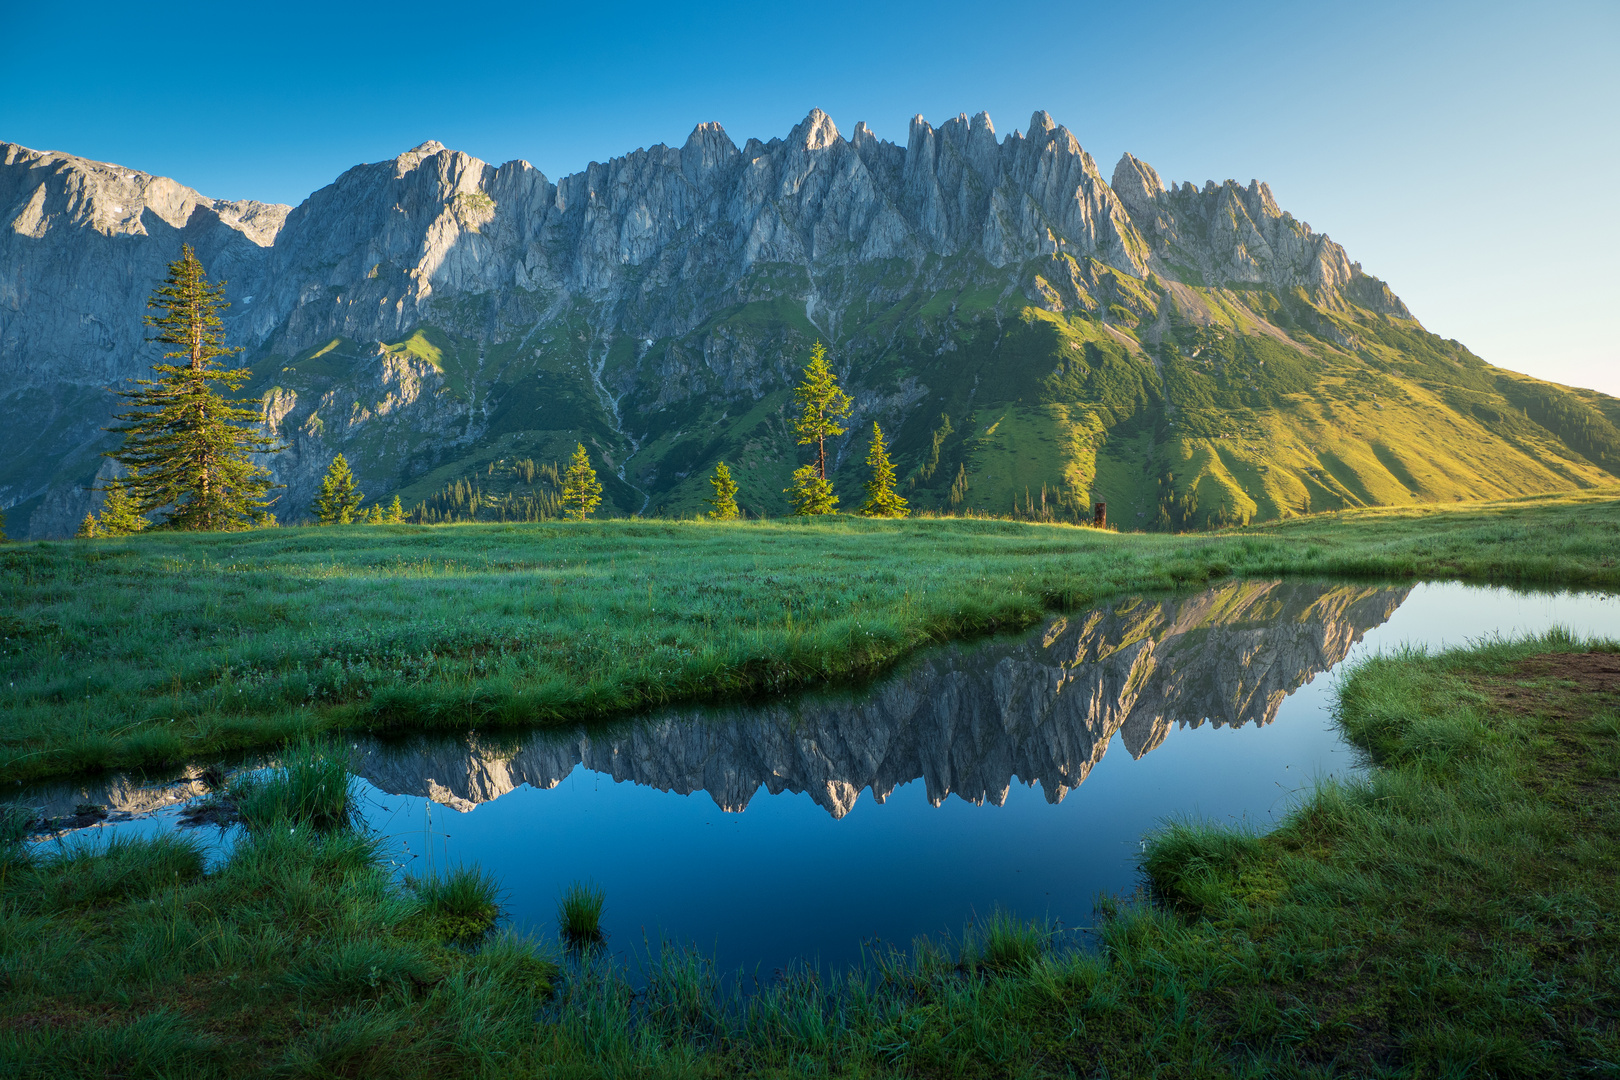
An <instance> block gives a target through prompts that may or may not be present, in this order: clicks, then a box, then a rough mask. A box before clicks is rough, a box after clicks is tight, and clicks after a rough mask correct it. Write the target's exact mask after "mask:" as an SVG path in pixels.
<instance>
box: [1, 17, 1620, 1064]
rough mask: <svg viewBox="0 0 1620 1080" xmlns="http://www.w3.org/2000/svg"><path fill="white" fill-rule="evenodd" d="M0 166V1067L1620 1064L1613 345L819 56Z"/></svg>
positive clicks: (1618, 457) (1043, 118)
mask: <svg viewBox="0 0 1620 1080" xmlns="http://www.w3.org/2000/svg"><path fill="white" fill-rule="evenodd" d="M628 18H629V17H626V19H627V21H628ZM627 55H628V54H627ZM625 63H626V64H629V63H630V61H628V60H626V61H625ZM379 77H380V76H379ZM339 81H340V80H334V85H337V83H338V82H339ZM801 107H802V106H801ZM794 115H797V109H795V112H794ZM683 129H684V125H683ZM415 137H420V136H413V138H415ZM403 141H404V140H401V144H402V143H403ZM385 145H388V144H385ZM395 145H398V144H395ZM350 160H352V159H350ZM0 225H3V226H4V227H3V228H0V374H3V375H4V378H3V380H0V421H3V422H0V509H3V513H0V541H3V542H0V683H3V685H0V782H4V783H5V784H6V785H7V794H6V796H5V798H4V801H0V1072H3V1073H4V1074H5V1075H7V1076H17V1077H27V1078H36V1077H37V1078H52V1080H57V1078H69V1077H86V1078H89V1077H131V1078H133V1077H154V1078H155V1077H165V1078H171V1077H172V1078H181V1077H184V1078H213V1077H221V1078H224V1077H233V1078H234V1077H260V1076H262V1077H390V1078H392V1077H405V1078H410V1077H432V1078H434V1080H443V1078H448V1077H477V1078H486V1077H487V1078H496V1077H500V1078H507V1077H585V1076H604V1077H607V1076H613V1077H622V1076H659V1077H733V1076H758V1077H788V1076H794V1077H799V1076H818V1077H850V1078H856V1077H971V1078H980V1077H983V1078H991V1077H996V1078H1001V1077H1006V1078H1014V1077H1016V1078H1032V1077H1054V1078H1056V1077H1065V1078H1067V1077H1099V1078H1100V1077H1111V1078H1119V1077H1199V1078H1202V1077H1212V1078H1213V1077H1253V1078H1269V1077H1301V1078H1306V1077H1310V1078H1318V1077H1320V1078H1327V1077H1346V1078H1351V1077H1354V1078H1362V1077H1389V1078H1394V1077H1402V1078H1407V1077H1409V1078H1413V1080H1419V1078H1424V1080H1426V1078H1441V1077H1465V1076H1467V1077H1493V1078H1494V1077H1532V1076H1555V1075H1556V1076H1613V1075H1616V1074H1617V1072H1620V977H1617V974H1616V973H1617V972H1620V783H1617V782H1616V778H1617V777H1620V604H1617V599H1616V598H1617V597H1620V399H1617V398H1614V397H1610V396H1608V395H1606V394H1603V393H1600V392H1598V391H1595V390H1586V389H1581V388H1577V387H1568V386H1563V385H1559V384H1556V383H1553V382H1548V381H1544V380H1541V379H1537V378H1534V377H1531V376H1530V375H1525V374H1519V373H1517V372H1514V371H1510V370H1507V369H1506V368H1503V367H1497V366H1493V365H1492V364H1490V363H1488V362H1487V361H1486V360H1485V359H1482V358H1481V357H1479V356H1476V355H1475V354H1474V353H1473V352H1471V351H1470V350H1469V348H1468V347H1466V346H1465V345H1463V344H1462V343H1461V342H1459V341H1456V340H1451V339H1447V338H1442V337H1440V336H1438V335H1436V334H1434V333H1431V332H1430V331H1429V330H1427V329H1425V327H1424V325H1423V324H1422V323H1421V322H1419V320H1418V318H1417V316H1416V315H1415V314H1414V313H1413V312H1412V311H1411V310H1410V309H1409V308H1408V307H1407V304H1406V303H1405V302H1403V301H1402V300H1401V299H1400V297H1398V296H1397V295H1396V294H1395V292H1394V291H1393V290H1392V289H1391V288H1390V286H1389V285H1387V284H1385V282H1384V281H1382V280H1380V279H1379V278H1377V277H1374V276H1373V275H1372V274H1370V273H1368V272H1366V271H1364V270H1363V268H1362V266H1361V264H1360V263H1358V262H1355V261H1352V260H1351V258H1350V256H1349V254H1348V253H1347V252H1346V251H1345V250H1344V249H1343V248H1342V247H1341V246H1340V245H1339V244H1337V243H1335V242H1334V241H1332V240H1331V239H1329V238H1328V237H1327V235H1325V234H1323V233H1321V232H1319V231H1317V230H1315V229H1313V228H1312V227H1311V226H1310V225H1307V224H1306V223H1305V222H1303V221H1300V220H1298V219H1296V218H1295V217H1294V216H1293V214H1291V213H1290V212H1288V211H1286V210H1284V209H1282V208H1281V207H1280V206H1279V205H1278V202H1277V200H1276V199H1275V198H1274V196H1273V193H1272V191H1271V189H1270V187H1268V186H1267V184H1265V183H1262V182H1259V181H1257V180H1251V181H1249V182H1248V183H1247V184H1241V183H1239V182H1237V181H1235V180H1226V181H1224V182H1216V181H1214V180H1210V181H1208V182H1205V183H1204V184H1202V186H1200V185H1197V184H1195V183H1192V182H1172V183H1169V184H1168V185H1167V184H1166V183H1165V182H1164V181H1163V180H1162V179H1161V178H1160V176H1159V174H1158V173H1157V172H1156V171H1155V170H1154V169H1153V168H1152V167H1151V166H1149V165H1148V164H1147V163H1146V162H1144V161H1141V160H1139V159H1138V158H1136V157H1135V156H1133V155H1132V154H1130V153H1126V154H1124V155H1123V156H1122V157H1121V158H1120V159H1119V161H1118V162H1117V164H1116V165H1115V166H1114V168H1113V170H1112V173H1111V174H1109V175H1108V176H1107V177H1106V178H1105V176H1104V173H1103V172H1102V170H1101V168H1100V167H1099V166H1098V164H1097V162H1096V161H1095V160H1094V159H1093V158H1092V156H1091V155H1090V154H1089V153H1087V152H1086V151H1085V150H1083V149H1082V148H1081V145H1080V143H1079V141H1078V140H1077V138H1076V137H1075V135H1074V134H1072V133H1071V132H1070V131H1069V130H1068V129H1067V128H1065V127H1063V126H1061V125H1059V124H1058V123H1057V122H1056V121H1055V120H1054V119H1053V118H1052V117H1051V116H1049V115H1048V114H1047V113H1045V112H1036V113H1035V114H1034V115H1033V116H1032V117H1031V118H1030V120H1029V122H1028V124H1027V125H1026V126H1025V127H1024V128H1023V129H1021V130H1015V131H1013V132H1012V133H1010V134H1008V135H1005V136H1003V135H998V133H997V130H996V128H995V126H994V125H993V123H992V122H991V119H990V117H989V116H988V115H987V114H986V113H983V112H981V113H979V114H977V115H975V116H972V117H971V118H970V117H969V116H967V115H966V114H963V115H959V116H957V117H956V118H954V119H951V120H948V121H946V122H945V123H943V124H940V125H939V126H937V127H936V126H934V125H931V124H930V123H928V122H927V121H925V120H924V119H923V118H922V117H921V116H918V117H916V118H915V119H913V120H912V121H911V123H910V126H909V135H908V137H907V139H906V141H905V145H903V146H902V145H898V144H896V143H892V142H888V141H885V140H883V139H880V138H878V137H877V135H875V134H874V133H873V131H872V130H871V129H870V128H868V127H867V125H866V124H864V123H860V124H857V125H855V127H854V128H853V130H852V131H850V132H849V133H848V134H847V135H846V134H845V133H844V132H843V131H841V130H840V129H839V127H838V126H837V125H835V123H834V122H833V120H832V118H831V117H830V116H828V115H827V114H826V113H824V112H822V111H821V110H820V109H815V110H812V111H811V112H810V113H809V115H807V116H806V117H805V118H804V120H803V121H802V122H801V123H799V124H798V125H797V126H795V127H794V128H793V129H792V130H791V131H790V132H789V133H788V134H787V136H786V137H785V138H772V139H771V140H770V141H768V142H761V141H760V140H758V139H752V138H751V139H748V140H747V141H746V142H745V143H744V144H743V145H741V146H739V145H738V144H737V143H736V142H735V141H733V139H732V138H731V137H730V136H729V135H728V134H727V133H726V132H725V131H724V130H723V129H722V128H721V126H720V125H719V124H717V123H703V124H699V125H698V126H697V127H696V128H695V129H693V130H692V132H691V134H690V136H689V137H688V138H687V139H686V141H685V142H684V143H683V144H682V145H681V146H679V147H672V146H666V145H661V144H660V145H656V146H652V147H650V148H643V149H638V150H635V151H634V152H632V153H629V154H627V155H624V156H620V157H614V158H611V159H610V160H608V161H606V162H592V163H591V164H590V165H589V167H588V168H586V169H585V170H584V171H582V172H577V173H573V174H570V175H566V176H563V177H561V178H560V179H559V180H556V181H555V182H554V181H552V180H550V179H548V178H547V177H546V176H545V175H543V174H542V173H541V172H540V171H539V170H537V169H536V168H534V167H533V166H531V165H530V164H529V163H528V162H525V161H521V160H517V161H509V162H507V163H506V164H503V165H500V166H492V165H489V164H486V163H485V162H483V161H480V160H478V159H477V158H475V157H472V156H470V155H468V154H466V153H462V152H459V151H456V150H452V149H448V148H446V147H445V146H443V145H441V144H440V143H438V142H433V141H429V142H425V143H422V144H421V145H419V146H416V147H415V148H413V149H410V150H407V151H405V152H403V153H401V154H399V155H397V156H396V157H394V158H391V159H388V160H384V161H380V162H375V163H371V164H361V165H356V166H354V167H353V168H351V169H349V170H348V171H346V172H344V173H343V174H342V175H341V176H339V177H338V178H337V179H336V180H335V181H333V182H332V183H331V184H329V185H327V186H325V187H323V188H321V189H320V190H318V191H316V192H314V193H313V194H312V195H310V196H309V197H308V198H307V199H305V200H304V201H303V202H302V203H301V204H300V205H298V206H296V207H289V206H284V205H275V204H269V203H263V202H257V201H251V200H235V201H233V200H225V199H216V198H211V197H207V196H204V195H202V194H200V193H199V192H197V191H195V190H193V189H191V188H188V187H185V186H183V185H181V184H180V183H178V182H177V181H175V180H170V179H167V178H165V177H160V176H153V175H149V174H147V173H144V172H140V171H137V170H134V169H129V168H125V167H123V166H118V165H112V164H108V163H103V162H97V161H91V160H88V159H86V158H81V157H76V156H72V155H69V154H64V153H57V152H43V151H36V150H30V149H27V148H26V147H23V146H20V145H16V144H13V143H0ZM1410 295H1414V296H1415V295H1417V294H1416V293H1413V294H1410ZM1434 325H1442V324H1441V323H1435V324H1434ZM8 537H9V539H8ZM1319 676H1320V678H1318V677H1319Z"/></svg>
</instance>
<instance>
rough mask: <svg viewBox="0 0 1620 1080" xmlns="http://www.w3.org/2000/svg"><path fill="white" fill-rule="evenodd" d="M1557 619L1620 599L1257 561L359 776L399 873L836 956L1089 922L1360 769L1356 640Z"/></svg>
mask: <svg viewBox="0 0 1620 1080" xmlns="http://www.w3.org/2000/svg"><path fill="white" fill-rule="evenodd" d="M1552 626H1562V627H1565V628H1568V629H1570V630H1572V631H1574V632H1575V633H1577V634H1580V635H1595V636H1607V637H1617V638H1620V599H1617V598H1616V597H1613V596H1609V595H1604V594H1595V593H1585V594H1571V593H1523V592H1516V591H1512V590H1507V589H1490V588H1478V587H1470V586H1462V585H1455V584H1438V585H1418V586H1415V587H1411V588H1407V587H1398V588H1384V587H1377V586H1366V585H1342V584H1322V583H1308V582H1286V583H1276V582H1237V583H1231V584H1229V585H1225V586H1221V587H1218V588H1216V589H1212V590H1209V591H1207V592H1203V593H1198V594H1194V595H1189V596H1183V597H1170V598H1165V597H1156V598H1149V599H1131V600H1125V601H1120V602H1117V603H1115V604H1111V605H1108V606H1106V607H1103V608H1099V609H1097V610H1096V611H1093V612H1079V613H1073V614H1070V615H1069V616H1067V617H1065V618H1063V619H1060V620H1054V621H1053V622H1052V623H1049V624H1047V625H1046V626H1043V627H1041V628H1040V629H1039V630H1037V631H1035V632H1033V633H1031V634H1029V635H1025V636H1020V637H1018V638H1016V639H996V640H993V641H987V642H982V643H979V644H976V645H973V646H969V647H948V648H944V649H940V650H937V651H934V652H931V653H929V654H927V655H926V656H923V657H919V658H917V660H915V661H914V662H912V663H910V664H908V665H906V666H905V667H904V668H903V669H902V670H900V671H898V672H896V673H895V674H894V675H893V676H891V677H888V678H886V679H884V680H883V681H881V682H879V683H877V684H875V685H873V686H870V687H866V688H864V689H862V690H861V691H860V692H858V693H844V694H828V695H820V696H816V695H812V696H808V697H803V698H798V699H794V700H791V701H777V702H770V703H765V704H760V705H756V706H751V707H747V708H736V709H726V710H710V711H697V710H674V711H670V712H667V713H663V714H660V715H659V716H657V717H653V718H650V719H647V720H644V721H640V722H637V723H632V724H626V725H621V726H616V727H609V728H596V729H591V730H590V731H589V732H586V731H578V732H570V733H565V734H562V735H559V734H556V733H546V734H539V735H519V736H484V735H479V734H475V733H474V734H469V735H467V736H464V737H461V738H453V739H438V740H416V741H410V742H404V743H394V744H380V743H371V742H367V743H360V744H356V745H355V747H354V752H355V768H356V770H357V772H358V773H359V774H360V776H361V777H362V778H363V781H362V784H361V787H362V790H363V797H362V804H363V806H364V808H365V810H364V812H365V816H366V819H367V821H368V822H369V824H370V825H371V827H372V828H374V829H375V830H377V831H378V833H379V834H381V835H382V836H383V837H385V843H386V845H387V849H388V850H389V851H390V852H391V853H392V855H393V857H394V859H395V860H396V861H397V863H398V864H399V865H400V866H401V867H402V868H403V869H404V870H405V872H408V873H412V874H418V875H420V874H425V873H428V872H432V871H435V870H442V869H443V868H445V867H447V866H454V865H458V864H461V863H477V864H480V865H482V866H484V867H485V868H487V869H489V870H492V871H493V872H494V873H495V874H496V875H497V876H498V877H499V878H500V880H501V881H502V883H503V887H504V889H505V899H504V902H505V907H506V910H507V912H508V914H509V916H510V919H511V921H512V923H513V924H514V925H515V926H516V927H517V928H518V929H520V930H524V931H527V932H531V933H534V934H537V935H540V936H546V935H550V934H552V933H553V932H554V926H555V922H554V920H555V908H556V901H557V897H558V896H559V894H560V893H561V892H562V890H563V889H564V888H565V887H567V886H568V885H569V884H570V883H572V882H574V881H591V882H594V883H596V884H598V885H600V886H602V887H603V888H604V889H605V890H606V893H607V909H606V913H605V916H604V924H605V928H606V930H607V932H608V934H609V941H610V944H611V945H612V946H613V947H614V948H615V949H620V950H623V951H626V952H632V953H633V952H638V951H639V950H640V947H641V943H642V941H643V940H644V939H646V940H649V941H651V942H652V943H653V944H655V945H656V943H657V942H658V941H659V940H660V938H669V939H673V940H676V941H680V942H686V943H691V944H695V945H697V946H698V947H699V948H701V949H703V950H704V951H705V952H709V953H712V954H713V955H715V956H716V958H717V959H718V961H719V962H720V964H721V965H722V966H723V967H726V968H735V967H739V966H740V967H745V968H748V969H756V968H757V969H759V970H761V971H763V972H766V973H768V972H770V971H771V970H772V969H774V968H777V967H781V966H784V965H786V964H788V963H789V962H791V961H794V960H807V961H810V962H812V963H820V964H821V965H822V966H823V967H827V966H830V965H842V964H846V963H850V962H853V961H855V960H856V959H858V957H859V953H860V949H861V946H862V943H863V942H868V941H873V940H881V941H883V942H888V943H895V944H901V945H904V944H907V943H909V941H910V940H911V939H912V938H914V937H916V936H918V935H923V934H941V933H953V932H960V930H961V928H962V927H963V925H964V923H966V922H968V921H969V920H971V919H973V918H974V917H976V916H980V915H985V914H988V913H989V912H990V911H991V910H993V909H995V908H997V907H1001V908H1006V909H1008V910H1011V911H1013V912H1015V913H1016V914H1018V915H1021V916H1026V917H1032V918H1039V917H1044V918H1049V919H1052V920H1055V921H1059V922H1061V923H1062V924H1063V925H1064V926H1066V927H1070V928H1081V927H1085V926H1087V925H1089V923H1090V922H1091V919H1092V910H1093V901H1094V899H1095V898H1096V896H1097V895H1098V894H1099V893H1109V894H1119V893H1129V892H1131V891H1133V890H1134V889H1135V888H1137V886H1138V884H1139V878H1138V873H1137V869H1136V858H1137V855H1138V853H1139V851H1140V850H1141V844H1142V838H1143V836H1144V835H1145V834H1147V833H1148V832H1149V831H1150V830H1152V829H1153V828H1155V827H1157V826H1158V825H1159V824H1160V823H1162V822H1163V821H1164V820H1166V819H1167V818H1175V817H1202V818H1211V819H1215V820H1219V821H1227V822H1245V823H1248V824H1249V825H1251V826H1253V827H1255V828H1258V829H1265V828H1267V827H1268V826H1269V825H1270V824H1271V823H1273V822H1275V821H1276V820H1277V817H1278V816H1279V815H1280V814H1282V813H1284V812H1286V811H1287V809H1288V808H1289V807H1290V806H1291V805H1293V804H1294V803H1295V802H1296V801H1297V799H1298V797H1299V796H1300V795H1301V793H1302V792H1304V791H1305V790H1307V789H1308V788H1309V786H1310V784H1311V783H1312V782H1313V781H1315V780H1316V779H1317V778H1320V777H1328V776H1344V775H1346V774H1348V773H1352V772H1354V771H1355V770H1356V769H1357V768H1359V764H1358V758H1357V755H1356V754H1355V753H1354V751H1353V750H1351V749H1350V748H1349V747H1347V746H1346V745H1345V744H1344V742H1343V740H1342V739H1341V738H1340V737H1339V735H1338V733H1337V731H1336V730H1335V728H1334V726H1333V724H1332V717H1331V713H1330V711H1329V710H1330V707H1331V704H1332V692H1331V691H1332V683H1333V676H1334V674H1335V673H1336V672H1338V671H1340V670H1342V668H1343V666H1344V664H1345V663H1346V662H1347V661H1350V662H1353V661H1354V659H1355V658H1356V657H1358V656H1361V655H1365V654H1367V653H1368V652H1371V651H1376V650H1381V649H1382V650H1389V649H1392V648H1394V647H1397V646H1400V645H1402V644H1420V645H1426V646H1429V647H1440V646H1443V645H1448V644H1461V643H1464V642H1466V641H1469V640H1477V639H1479V638H1480V637H1483V636H1487V635H1491V634H1501V635H1504V636H1513V635H1516V634H1519V633H1524V632H1540V631H1544V630H1546V629H1548V628H1550V627H1552ZM189 791H190V789H189V788H188V787H186V786H185V785H184V784H182V785H179V786H176V787H174V788H172V789H170V790H169V791H168V793H162V792H156V793H154V792H151V791H148V792H144V793H143V792H141V791H140V790H138V789H134V790H123V789H106V788H96V789H91V788H75V789H72V790H69V789H65V788H63V789H58V790H56V791H54V792H48V793H47V792H42V797H48V799H49V801H52V802H55V803H63V804H67V803H71V802H72V801H74V800H77V801H99V802H104V803H109V804H112V805H124V804H127V805H130V806H132V807H134V806H137V805H138V804H139V803H140V801H141V799H142V798H145V799H147V800H148V801H157V802H161V801H168V800H172V799H174V798H177V797H180V796H183V795H185V794H187V793H188V792H189ZM120 799H122V800H124V803H120V802H119V800H120ZM175 815H176V811H175V809H174V808H173V807H170V808H168V809H166V810H163V811H161V812H159V813H156V814H152V815H148V816H146V817H143V818H138V819H136V820H133V821H129V822H126V823H122V824H119V825H117V826H115V827H116V828H120V829H135V830H139V831H147V830H155V829H160V828H167V827H172V824H173V821H174V818H175Z"/></svg>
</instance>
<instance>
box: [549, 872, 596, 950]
mask: <svg viewBox="0 0 1620 1080" xmlns="http://www.w3.org/2000/svg"><path fill="white" fill-rule="evenodd" d="M606 904H607V893H606V891H604V890H603V889H602V888H601V887H600V886H598V885H591V884H586V883H585V882H582V881H576V882H574V883H573V884H572V885H570V886H568V888H567V889H565V890H563V894H562V898H561V899H560V900H558V901H557V933H558V934H559V935H560V936H561V937H562V939H563V941H564V942H566V943H567V944H568V945H569V946H570V947H572V948H582V947H584V946H587V945H595V944H599V943H601V942H602V941H603V940H605V939H606V936H607V935H606V934H604V933H603V932H602V909H603V907H604V906H606Z"/></svg>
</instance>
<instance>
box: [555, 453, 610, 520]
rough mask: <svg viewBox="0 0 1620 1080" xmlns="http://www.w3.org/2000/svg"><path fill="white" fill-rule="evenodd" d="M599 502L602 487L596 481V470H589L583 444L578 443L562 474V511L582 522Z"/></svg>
mask: <svg viewBox="0 0 1620 1080" xmlns="http://www.w3.org/2000/svg"><path fill="white" fill-rule="evenodd" d="M601 502H602V485H601V483H600V482H599V481H598V480H597V479H596V470H595V469H593V468H591V459H590V457H589V455H587V454H586V453H585V444H584V443H580V444H579V445H578V448H577V449H576V450H575V451H574V456H573V459H572V460H570V461H569V462H568V471H567V472H566V473H564V474H563V489H562V504H563V510H564V511H565V512H566V513H567V514H568V516H569V517H571V518H573V519H574V520H575V521H584V520H585V517H586V515H587V514H590V513H592V512H593V511H595V510H596V508H597V506H598V505H600V503H601Z"/></svg>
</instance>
